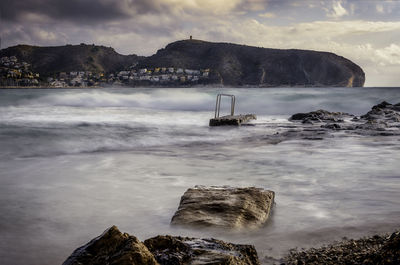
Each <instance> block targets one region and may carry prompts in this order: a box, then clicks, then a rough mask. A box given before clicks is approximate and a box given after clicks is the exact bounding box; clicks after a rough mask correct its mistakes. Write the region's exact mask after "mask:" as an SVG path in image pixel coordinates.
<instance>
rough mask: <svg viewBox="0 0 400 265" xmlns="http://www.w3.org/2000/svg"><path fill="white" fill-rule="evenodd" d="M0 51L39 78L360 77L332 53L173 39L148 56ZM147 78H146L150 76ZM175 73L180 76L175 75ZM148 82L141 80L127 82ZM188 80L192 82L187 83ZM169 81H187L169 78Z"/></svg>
mask: <svg viewBox="0 0 400 265" xmlns="http://www.w3.org/2000/svg"><path fill="white" fill-rule="evenodd" d="M2 56H16V57H17V58H18V60H20V61H25V62H28V63H30V64H31V66H32V70H33V71H34V72H38V73H40V75H41V76H42V77H46V76H52V75H53V74H55V73H59V72H70V71H92V72H105V73H115V72H117V71H121V70H126V69H129V68H130V67H131V66H132V65H136V67H135V69H136V70H139V69H143V68H147V69H150V71H149V72H148V73H150V75H151V69H153V70H154V69H156V68H160V67H161V68H164V69H165V68H167V67H171V68H174V69H177V68H182V69H195V70H201V69H203V70H204V69H207V70H209V75H207V78H203V79H201V80H200V81H201V82H200V81H199V82H197V83H201V84H221V85H226V86H261V87H269V86H340V87H346V86H347V87H362V86H363V85H364V82H365V74H364V72H363V70H362V69H361V68H360V67H359V66H358V65H356V64H354V63H353V62H351V61H350V60H348V59H346V58H344V57H341V56H338V55H336V54H333V53H328V52H318V51H310V50H294V49H292V50H280V49H269V48H258V47H251V46H246V45H238V44H232V43H213V42H206V41H200V40H182V41H177V42H173V43H170V44H168V45H167V46H166V47H165V48H164V49H160V50H158V51H157V53H156V54H154V55H152V56H149V57H143V56H137V55H121V54H119V53H117V52H116V51H115V50H114V49H113V48H110V47H104V46H96V45H85V44H81V45H66V46H57V47H37V46H28V45H18V46H14V47H9V48H7V49H3V50H1V51H0V57H2ZM148 73H147V74H148ZM155 73H156V72H155V71H154V73H152V74H153V75H154V74H155ZM189 75H190V74H189ZM171 77H172V76H171ZM187 77H188V76H186V77H185V78H187ZM146 78H147V80H150V79H151V78H153V77H150V76H147V77H146ZM155 78H156V79H157V78H158V77H155ZM168 78H170V77H168ZM174 78H175V79H174V80H176V78H179V74H178V77H176V76H174ZM125 80H128V79H125ZM129 80H130V79H129ZM153 80H154V78H153ZM120 81H121V82H125V81H124V80H120ZM152 84H153V83H151V82H150V81H145V82H144V83H143V82H136V83H134V84H130V85H152ZM160 84H161V83H160ZM163 84H164V85H165V83H163ZM193 84H196V82H191V83H190V84H189V85H193ZM170 85H174V86H175V85H177V86H179V85H188V83H187V82H186V83H184V82H179V81H174V82H172V83H171V84H170Z"/></svg>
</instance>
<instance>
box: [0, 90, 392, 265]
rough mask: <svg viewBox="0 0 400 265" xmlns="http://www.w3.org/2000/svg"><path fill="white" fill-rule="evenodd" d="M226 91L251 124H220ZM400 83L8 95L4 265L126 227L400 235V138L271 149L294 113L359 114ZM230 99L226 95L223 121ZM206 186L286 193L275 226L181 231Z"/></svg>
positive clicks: (306, 238)
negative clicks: (182, 206) (215, 122)
mask: <svg viewBox="0 0 400 265" xmlns="http://www.w3.org/2000/svg"><path fill="white" fill-rule="evenodd" d="M218 93H225V94H233V95H235V96H236V108H235V113H237V114H239V113H241V114H248V113H254V114H256V115H257V117H258V119H257V120H256V121H254V122H253V123H252V124H253V126H241V127H209V126H208V123H209V119H210V118H212V117H214V110H215V103H216V96H217V94H218ZM384 100H385V101H388V102H390V103H398V102H400V88H329V87H326V88H281V87H280V88H210V87H208V88H112V87H110V88H100V89H0V264H4V265H11V264H24V265H39V264H40V265H46V264H62V262H63V261H64V260H65V259H66V258H67V257H68V256H69V255H70V254H71V253H72V252H73V251H74V250H75V249H76V248H77V247H79V246H81V245H83V244H85V243H87V242H88V241H90V240H91V239H92V238H94V237H96V236H98V235H100V234H101V233H102V232H103V231H104V230H105V229H107V228H108V227H110V226H112V225H116V226H117V227H118V228H119V229H120V230H121V231H122V232H126V233H129V234H131V235H135V236H136V237H138V238H139V239H140V240H145V239H147V238H150V237H153V236H156V235H166V234H169V235H180V236H190V237H201V238H210V237H212V238H218V239H222V240H226V241H229V242H233V243H238V244H252V245H254V246H255V247H256V250H257V252H258V255H259V257H260V260H261V262H262V263H263V264H272V263H274V262H278V260H279V259H280V258H282V257H283V256H285V255H286V254H287V253H288V252H289V250H291V249H296V248H297V249H298V250H301V249H303V248H310V247H319V246H323V245H326V244H331V243H333V242H335V241H338V240H341V239H343V238H344V237H347V238H359V237H362V236H369V235H373V234H376V233H387V232H392V231H395V230H397V229H399V228H400V204H399V202H400V138H399V136H367V135H356V134H348V133H345V132H337V133H334V134H332V135H330V136H329V137H326V138H322V139H290V140H287V141H283V142H280V143H271V141H268V140H266V139H268V137H269V136H271V135H274V134H276V133H277V132H282V131H284V130H285V128H290V127H291V126H293V123H292V122H290V121H288V118H289V117H290V116H291V115H292V114H294V113H298V112H309V111H313V110H318V109H325V110H329V111H341V112H348V113H352V114H355V115H361V114H365V113H366V112H368V111H369V110H370V109H371V107H372V106H373V105H375V104H378V103H380V102H382V101H384ZM229 110H230V99H229V98H225V97H224V98H223V100H222V102H221V114H228V113H229ZM196 185H206V186H211V185H217V186H222V185H226V186H232V187H250V186H254V187H260V188H265V189H268V190H273V191H275V194H276V197H275V205H274V207H273V210H272V215H271V217H270V220H269V221H268V222H267V223H266V224H265V225H263V226H262V227H260V228H258V229H249V230H246V229H242V230H237V231H229V230H215V229H195V228H192V229H189V228H178V227H172V226H170V220H171V218H172V216H173V214H174V212H175V211H176V210H177V208H178V205H179V202H180V198H181V196H182V195H183V193H184V192H185V191H186V190H187V189H188V188H191V187H194V186H196Z"/></svg>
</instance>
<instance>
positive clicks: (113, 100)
mask: <svg viewBox="0 0 400 265" xmlns="http://www.w3.org/2000/svg"><path fill="white" fill-rule="evenodd" d="M214 100H215V99H214V95H211V94H207V93H201V92H194V91H193V90H191V91H184V90H176V89H175V90H171V89H164V90H150V91H147V92H136V91H129V90H127V91H126V93H118V92H110V91H93V90H91V91H87V92H76V91H73V92H65V93H54V94H47V95H44V96H42V97H40V98H38V99H34V100H28V101H26V102H24V103H27V104H31V105H42V106H43V105H44V106H67V107H84V108H101V107H107V108H110V107H114V108H119V107H129V108H145V109H159V110H186V111H202V110H209V109H210V107H211V108H212V106H213V102H214Z"/></svg>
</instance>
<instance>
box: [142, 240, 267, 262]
mask: <svg viewBox="0 0 400 265" xmlns="http://www.w3.org/2000/svg"><path fill="white" fill-rule="evenodd" d="M144 244H145V245H146V246H147V248H148V249H149V250H150V251H151V252H152V253H153V254H154V257H155V258H156V260H157V261H158V262H159V263H160V264H161V265H171V264H173V265H186V264H188V265H189V264H218V265H247V264H248V265H258V264H260V263H259V261H258V257H257V252H256V250H255V248H254V247H253V246H250V245H236V244H231V243H226V242H223V241H221V240H217V239H198V238H188V237H173V236H157V237H154V238H150V239H147V240H146V241H144Z"/></svg>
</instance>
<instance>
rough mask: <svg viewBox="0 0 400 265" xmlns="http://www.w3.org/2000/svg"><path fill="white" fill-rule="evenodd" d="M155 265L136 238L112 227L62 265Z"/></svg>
mask: <svg viewBox="0 0 400 265" xmlns="http://www.w3.org/2000/svg"><path fill="white" fill-rule="evenodd" d="M82 264H85V265H101V264H118V265H142V264H143V265H153V264H154V265H156V264H158V263H157V261H156V260H155V259H154V256H153V254H151V252H150V251H149V250H148V249H147V247H146V246H145V245H144V244H143V243H142V242H140V241H139V240H138V239H137V238H136V237H134V236H130V235H128V234H126V233H124V234H123V233H121V232H120V231H119V230H118V228H117V227H116V226H112V227H110V228H108V229H107V230H106V231H104V233H103V234H101V235H100V236H98V237H96V238H94V239H93V240H91V241H90V242H89V243H87V244H86V245H84V246H82V247H80V248H78V249H76V250H75V251H74V252H73V253H72V254H71V256H69V257H68V259H67V260H66V261H64V263H63V265H82Z"/></svg>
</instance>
